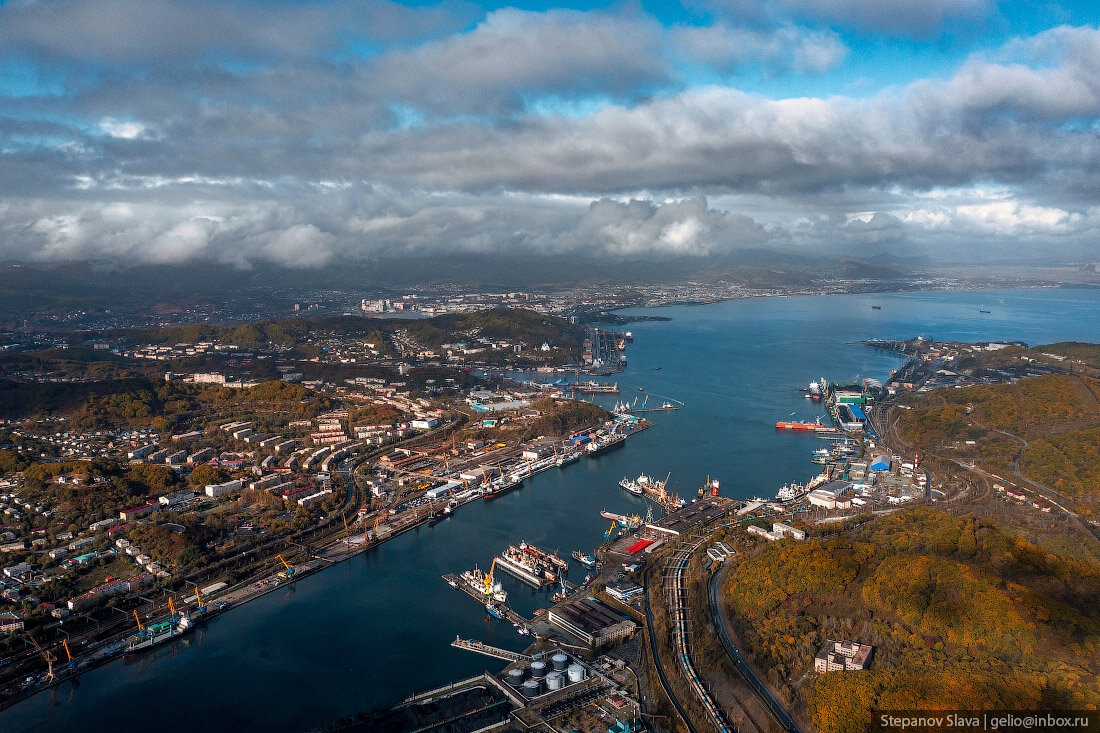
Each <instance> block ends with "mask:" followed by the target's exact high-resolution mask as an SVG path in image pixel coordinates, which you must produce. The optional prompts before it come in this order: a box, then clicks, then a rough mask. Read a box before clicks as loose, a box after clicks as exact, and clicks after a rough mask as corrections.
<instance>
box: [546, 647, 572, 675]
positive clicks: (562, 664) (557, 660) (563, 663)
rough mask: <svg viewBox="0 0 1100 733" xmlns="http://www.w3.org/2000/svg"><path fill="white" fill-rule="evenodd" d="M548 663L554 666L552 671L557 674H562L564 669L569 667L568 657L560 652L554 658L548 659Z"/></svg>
mask: <svg viewBox="0 0 1100 733" xmlns="http://www.w3.org/2000/svg"><path fill="white" fill-rule="evenodd" d="M550 661H551V662H552V663H553V665H554V669H556V670H558V671H559V672H564V671H565V668H566V667H568V666H569V657H567V656H565V655H564V654H562V653H561V652H558V653H557V654H555V655H554V656H552V657H550Z"/></svg>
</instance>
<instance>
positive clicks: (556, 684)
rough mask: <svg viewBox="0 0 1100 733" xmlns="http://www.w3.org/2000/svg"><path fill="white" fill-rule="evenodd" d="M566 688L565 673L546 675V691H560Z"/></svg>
mask: <svg viewBox="0 0 1100 733" xmlns="http://www.w3.org/2000/svg"><path fill="white" fill-rule="evenodd" d="M563 687H565V673H564V672H551V673H550V674H548V675H546V689H547V690H560V689H561V688H563Z"/></svg>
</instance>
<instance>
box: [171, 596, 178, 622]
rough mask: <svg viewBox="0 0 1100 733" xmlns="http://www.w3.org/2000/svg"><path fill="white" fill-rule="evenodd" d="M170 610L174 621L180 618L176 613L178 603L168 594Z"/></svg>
mask: <svg viewBox="0 0 1100 733" xmlns="http://www.w3.org/2000/svg"><path fill="white" fill-rule="evenodd" d="M168 611H169V612H170V613H171V614H172V623H176V622H177V621H179V620H180V617H179V614H178V613H176V604H175V601H173V600H172V596H168Z"/></svg>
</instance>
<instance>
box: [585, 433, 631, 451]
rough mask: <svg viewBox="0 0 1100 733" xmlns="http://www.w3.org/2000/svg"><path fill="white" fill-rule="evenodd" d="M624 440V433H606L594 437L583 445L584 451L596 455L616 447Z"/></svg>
mask: <svg viewBox="0 0 1100 733" xmlns="http://www.w3.org/2000/svg"><path fill="white" fill-rule="evenodd" d="M625 442H626V436H625V435H616V434H611V435H606V436H603V437H598V438H594V439H593V440H592V441H591V442H589V443H588V444H587V445H586V446H585V451H587V453H588V455H589V456H598V455H600V454H601V453H606V452H607V451H609V450H611V449H612V448H618V447H619V446H621V445H622V444H623V443H625Z"/></svg>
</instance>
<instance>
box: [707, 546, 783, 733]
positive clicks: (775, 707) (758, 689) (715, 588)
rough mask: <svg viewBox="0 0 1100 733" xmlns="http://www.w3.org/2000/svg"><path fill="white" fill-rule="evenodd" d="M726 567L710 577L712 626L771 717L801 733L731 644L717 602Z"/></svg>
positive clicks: (723, 614) (723, 616)
mask: <svg viewBox="0 0 1100 733" xmlns="http://www.w3.org/2000/svg"><path fill="white" fill-rule="evenodd" d="M725 574H726V566H725V565H724V564H723V566H722V569H721V570H719V571H718V572H717V573H715V574H714V575H713V576H711V579H710V594H709V595H710V613H711V616H712V617H713V619H714V626H715V628H717V629H718V635H719V637H721V639H722V646H724V647H725V648H726V652H727V653H728V654H729V655H730V659H732V660H733V664H734V666H736V667H737V671H738V672H740V673H741V675H742V676H743V677H744V678H745V680H747V681H748V683H749V685H751V686H752V688H753V691H754V692H755V693H756V696H757V697H758V698H760V701H761V702H763V703H764V706H765V707H766V708H767V709H768V712H770V713H771V714H772V717H773V718H775V720H776V721H777V722H778V723H779V724H780V725H781V726H783V729H784V730H787V731H790V733H803V731H802V728H800V727H799V725H798V723H796V722H795V720H794V717H793V716H792V715H791V713H790V711H789V710H787V708H786V707H785V706H784V705H783V703H781V702H780V701H779V700H778V699H776V697H775V695H773V694H772V691H771V690H770V689H769V688H768V686H767V685H765V684H764V682H763V681H762V680H761V679H760V678H759V677H757V676H756V672H755V671H754V670H753V668H752V667H751V666H750V665H749V664H748V662H746V661H745V658H744V657H742V656H741V651H740V650H739V649H738V648H737V645H736V644H734V643H733V636H732V635H731V634H730V630H729V626H728V625H727V624H728V621H727V619H726V614H725V613H724V612H723V611H722V604H721V603H720V602H719V598H718V594H719V589H720V588H721V585H722V578H723V577H725Z"/></svg>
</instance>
